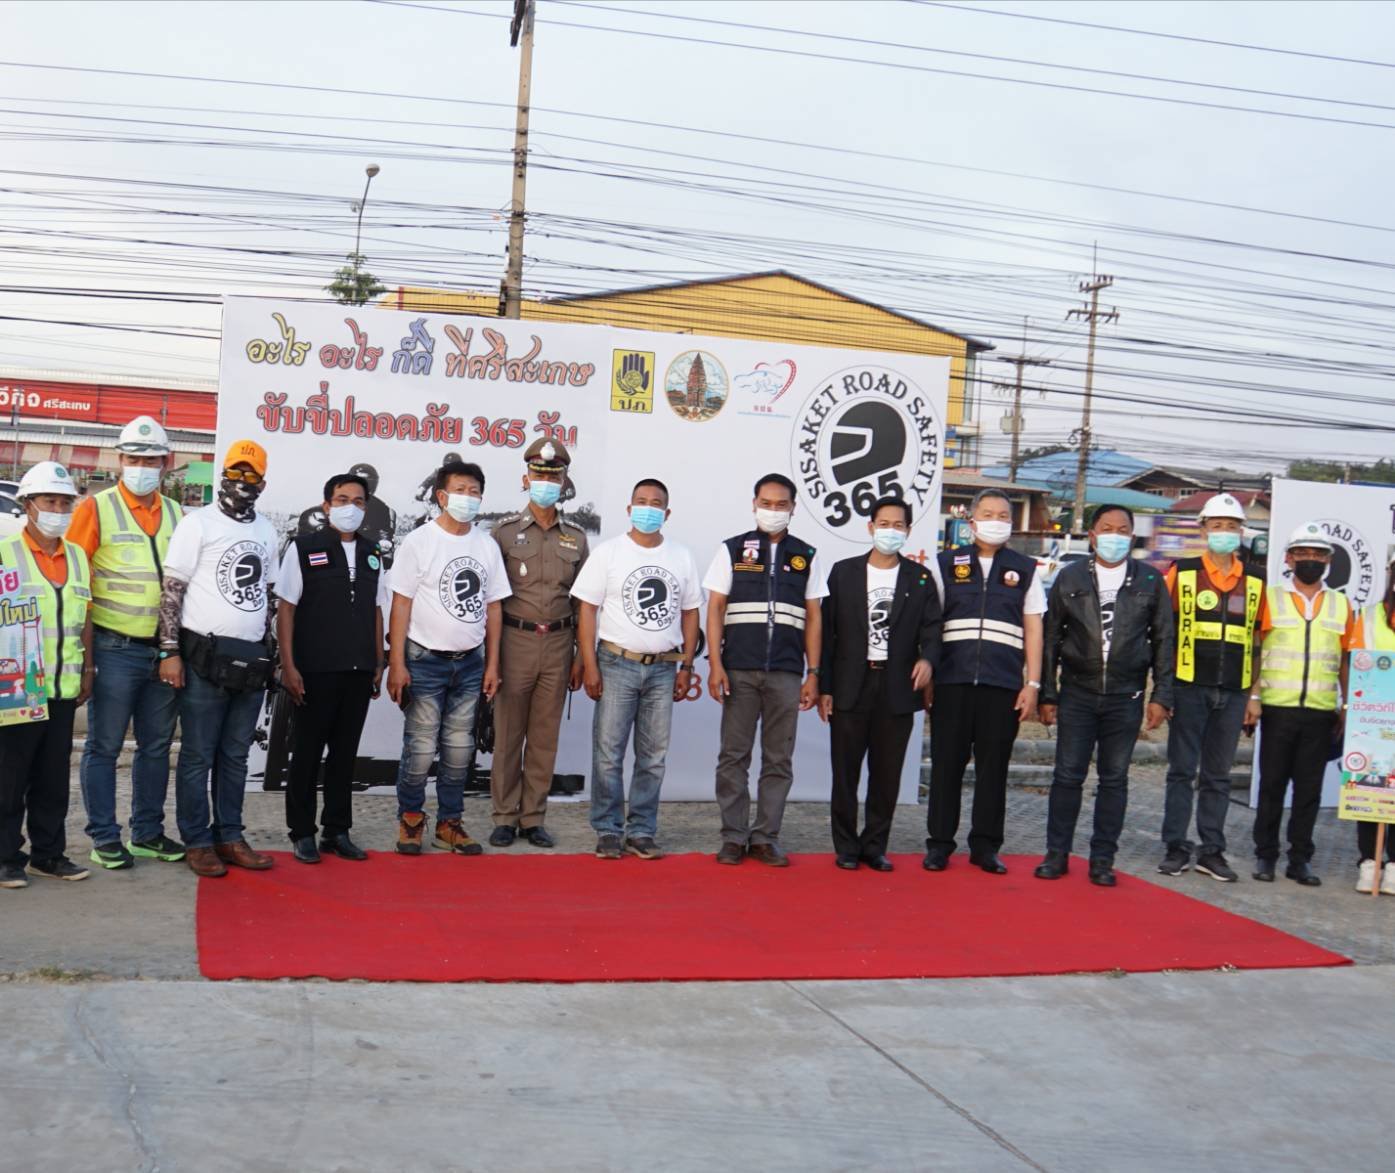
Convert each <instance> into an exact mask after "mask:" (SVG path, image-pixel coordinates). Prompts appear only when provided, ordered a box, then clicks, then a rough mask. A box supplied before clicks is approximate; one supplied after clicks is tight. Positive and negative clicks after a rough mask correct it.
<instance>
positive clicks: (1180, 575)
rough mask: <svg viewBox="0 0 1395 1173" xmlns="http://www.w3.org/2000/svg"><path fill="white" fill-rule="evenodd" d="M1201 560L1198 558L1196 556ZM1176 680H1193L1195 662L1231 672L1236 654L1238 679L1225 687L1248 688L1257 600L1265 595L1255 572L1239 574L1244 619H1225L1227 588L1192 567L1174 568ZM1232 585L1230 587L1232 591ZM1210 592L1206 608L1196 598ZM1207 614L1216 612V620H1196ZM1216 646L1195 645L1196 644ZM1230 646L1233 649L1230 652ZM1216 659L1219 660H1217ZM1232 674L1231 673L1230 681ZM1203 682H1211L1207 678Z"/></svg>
mask: <svg viewBox="0 0 1395 1173" xmlns="http://www.w3.org/2000/svg"><path fill="white" fill-rule="evenodd" d="M1197 562H1198V563H1200V559H1197ZM1176 584H1177V679H1178V680H1181V681H1183V682H1185V683H1187V684H1190V683H1192V682H1193V681H1194V680H1195V679H1196V671H1197V663H1198V661H1199V660H1201V659H1205V660H1207V668H1208V671H1214V672H1215V673H1216V674H1217V675H1219V676H1222V677H1223V676H1224V673H1225V670H1226V667H1227V665H1229V667H1230V670H1231V671H1232V672H1233V671H1234V667H1235V664H1234V660H1233V659H1232V657H1233V656H1234V655H1235V653H1237V652H1238V653H1239V654H1240V657H1241V662H1240V680H1239V682H1238V683H1237V684H1232V685H1229V686H1228V687H1237V688H1249V687H1250V685H1251V684H1252V683H1253V681H1254V669H1255V665H1254V660H1255V624H1256V623H1257V622H1258V619H1259V603H1260V600H1261V599H1262V598H1263V597H1264V580H1263V579H1261V578H1259V577H1258V576H1256V575H1253V574H1248V573H1242V574H1241V578H1240V581H1239V582H1238V583H1237V584H1236V586H1237V587H1243V589H1244V591H1245V621H1244V622H1243V623H1230V622H1227V619H1226V612H1225V611H1224V610H1223V609H1222V608H1223V607H1224V606H1225V605H1226V603H1227V602H1228V596H1229V594H1230V592H1229V591H1227V592H1221V591H1218V590H1217V589H1216V587H1215V584H1213V583H1212V582H1211V580H1210V577H1209V576H1208V575H1206V574H1205V573H1204V572H1203V571H1200V570H1197V569H1196V568H1195V567H1190V568H1186V569H1179V570H1178V571H1177V579H1176ZM1234 589H1235V588H1232V590H1234ZM1203 595H1210V596H1211V599H1212V600H1214V601H1213V602H1212V605H1211V606H1209V607H1202V606H1200V605H1199V604H1198V600H1199V599H1200V597H1201V596H1203ZM1198 612H1200V613H1201V614H1203V615H1206V616H1216V615H1219V616H1220V618H1219V619H1215V618H1206V619H1198V618H1197V613H1198ZM1199 643H1206V644H1211V645H1217V646H1215V647H1209V648H1198V647H1197V644H1199ZM1232 645H1233V647H1234V650H1233V651H1232V650H1231V649H1232ZM1217 660H1219V663H1216V661H1217ZM1234 679H1235V677H1234V676H1233V675H1232V676H1231V680H1232V681H1234ZM1206 683H1208V684H1210V683H1213V682H1212V681H1209V680H1208V681H1206Z"/></svg>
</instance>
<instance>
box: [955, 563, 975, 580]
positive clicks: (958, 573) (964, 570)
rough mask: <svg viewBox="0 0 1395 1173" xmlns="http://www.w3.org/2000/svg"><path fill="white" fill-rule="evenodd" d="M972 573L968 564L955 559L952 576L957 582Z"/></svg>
mask: <svg viewBox="0 0 1395 1173" xmlns="http://www.w3.org/2000/svg"><path fill="white" fill-rule="evenodd" d="M972 573H973V571H972V570H970V569H969V565H968V563H967V562H959V561H957V560H956V561H955V564H954V578H955V581H957V582H963V581H964V580H965V579H966V578H968V577H969V575H971V574H972Z"/></svg>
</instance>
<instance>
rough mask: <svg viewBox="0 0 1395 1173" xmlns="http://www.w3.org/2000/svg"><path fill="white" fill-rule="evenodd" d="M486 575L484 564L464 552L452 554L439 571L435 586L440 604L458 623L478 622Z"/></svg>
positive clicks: (480, 618)
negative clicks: (443, 567)
mask: <svg viewBox="0 0 1395 1173" xmlns="http://www.w3.org/2000/svg"><path fill="white" fill-rule="evenodd" d="M488 579H489V575H488V572H487V571H486V570H485V568H484V567H483V566H482V565H481V564H480V563H479V562H477V561H476V560H475V559H473V558H471V557H470V556H469V555H468V554H462V555H461V556H460V557H459V558H452V559H451V560H450V561H449V562H447V563H446V566H445V569H444V570H442V571H441V580H440V582H439V583H438V584H437V588H436V591H437V596H438V597H439V598H440V600H441V606H443V607H444V608H445V609H446V613H447V614H449V615H451V616H452V617H454V618H456V619H459V620H460V622H461V623H478V622H479V621H480V620H482V619H483V618H484V589H485V583H486V582H487V581H488Z"/></svg>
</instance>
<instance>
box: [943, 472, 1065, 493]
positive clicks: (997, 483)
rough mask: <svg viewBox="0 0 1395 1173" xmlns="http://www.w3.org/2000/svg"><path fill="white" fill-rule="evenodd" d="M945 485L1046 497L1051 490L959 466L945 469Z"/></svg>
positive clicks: (955, 487)
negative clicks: (986, 474) (988, 475)
mask: <svg viewBox="0 0 1395 1173" xmlns="http://www.w3.org/2000/svg"><path fill="white" fill-rule="evenodd" d="M944 485H945V488H947V489H949V488H954V489H971V490H973V492H975V493H977V492H978V491H979V490H980V489H1002V490H1003V491H1004V492H1007V493H1021V494H1023V495H1024V496H1038V497H1044V496H1045V495H1046V494H1047V493H1048V492H1049V491H1050V490H1048V489H1043V488H1041V487H1040V486H1038V485H1023V484H1019V483H1017V482H1015V481H1003V480H999V479H998V478H997V477H986V476H984V475H982V474H981V473H978V472H974V471H972V470H965V469H957V468H951V469H946V470H945V479H944Z"/></svg>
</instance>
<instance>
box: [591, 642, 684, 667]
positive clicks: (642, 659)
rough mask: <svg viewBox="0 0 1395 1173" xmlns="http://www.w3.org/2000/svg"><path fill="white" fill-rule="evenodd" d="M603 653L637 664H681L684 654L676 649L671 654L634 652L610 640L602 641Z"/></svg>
mask: <svg viewBox="0 0 1395 1173" xmlns="http://www.w3.org/2000/svg"><path fill="white" fill-rule="evenodd" d="M600 647H601V650H602V651H606V652H611V653H613V654H614V655H617V656H619V657H620V658H621V659H622V660H633V661H634V662H635V663H636V664H681V663H683V653H682V651H681V650H679V649H677V648H675V649H674V650H673V651H671V652H632V651H630V650H628V649H627V648H622V647H621V646H620V645H619V644H617V643H612V642H611V641H610V640H608V639H603V640H601V641H600Z"/></svg>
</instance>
